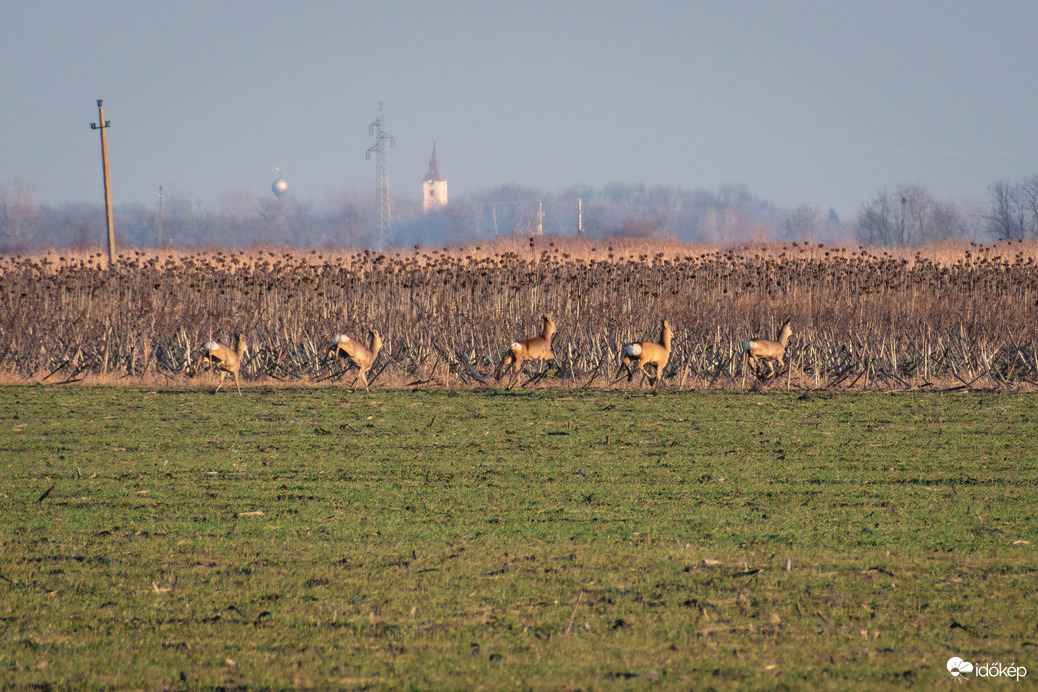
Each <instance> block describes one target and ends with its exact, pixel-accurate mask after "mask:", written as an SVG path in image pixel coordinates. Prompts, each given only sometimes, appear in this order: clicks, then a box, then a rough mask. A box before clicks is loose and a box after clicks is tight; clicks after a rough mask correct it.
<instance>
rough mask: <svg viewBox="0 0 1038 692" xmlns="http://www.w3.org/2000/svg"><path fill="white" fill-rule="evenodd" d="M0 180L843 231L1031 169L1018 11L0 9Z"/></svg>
mask: <svg viewBox="0 0 1038 692" xmlns="http://www.w3.org/2000/svg"><path fill="white" fill-rule="evenodd" d="M0 16H2V20H3V21H2V23H0V67H2V69H0V73H2V75H3V76H2V77H0V80H2V82H0V92H2V94H3V98H2V99H0V114H2V115H0V117H2V119H3V122H4V123H5V124H6V125H7V127H5V129H4V133H3V134H2V135H0V183H6V182H9V181H11V180H13V179H21V180H24V181H26V182H27V183H29V184H30V185H32V186H33V188H34V190H35V191H36V201H37V202H39V203H43V204H60V203H64V202H97V201H99V200H100V199H101V196H102V195H101V191H102V186H101V170H100V153H99V142H98V139H99V138H98V134H97V133H96V132H93V131H91V130H90V128H89V125H90V123H92V122H97V116H98V114H97V108H96V100H97V99H99V98H100V99H103V100H104V106H105V111H106V113H105V115H106V118H107V119H109V120H110V121H111V123H112V128H111V129H110V130H109V131H108V144H109V157H110V163H111V172H112V191H113V202H114V203H115V204H116V205H120V204H128V203H149V204H150V203H153V202H154V201H155V198H156V195H157V193H158V187H159V186H160V185H162V186H164V188H165V191H166V192H167V194H171V195H182V196H185V197H192V198H198V199H200V200H203V201H206V202H209V203H220V202H224V201H226V200H228V199H231V198H233V197H234V196H235V195H240V194H241V193H242V192H246V193H248V194H251V195H256V196H258V197H263V196H264V195H269V194H270V185H271V183H272V182H273V180H274V168H275V166H278V167H280V169H281V171H282V173H283V174H284V176H285V179H286V180H287V182H288V184H289V186H290V190H291V191H292V193H293V194H294V195H295V196H296V197H297V198H299V199H302V200H312V201H315V202H319V201H322V200H327V199H332V198H335V197H338V196H341V195H343V194H347V195H356V196H357V197H358V198H367V197H369V196H373V195H374V179H375V163H374V161H373V160H372V161H368V160H365V151H366V150H367V149H368V148H369V147H370V146H371V145H372V144H373V141H374V140H373V138H372V137H371V136H369V133H368V126H369V124H370V123H371V122H372V121H373V120H374V119H375V117H376V115H377V111H378V104H379V102H383V103H384V104H385V112H386V121H387V128H388V131H389V133H390V134H392V135H393V136H394V137H395V141H396V146H395V148H393V149H392V150H390V154H389V177H390V187H391V191H392V193H393V195H394V196H395V197H400V198H417V197H418V196H419V193H420V183H421V179H422V177H423V176H424V175H425V172H426V170H427V168H428V162H429V157H430V154H431V152H432V147H433V142H434V141H435V142H436V143H437V152H438V156H439V160H440V166H441V170H442V171H443V174H444V176H445V177H446V179H447V180H448V183H449V186H450V195H451V197H452V198H459V197H464V196H466V195H468V194H470V193H473V192H476V191H480V190H485V189H488V188H493V187H496V186H500V185H510V184H515V185H521V186H525V187H528V188H533V189H539V190H545V191H548V192H559V191H562V190H564V189H566V188H568V187H570V186H574V185H588V186H592V187H601V186H604V185H608V184H610V183H632V184H637V183H644V184H646V185H673V186H678V187H682V188H687V189H696V188H704V189H718V188H720V187H722V186H724V185H726V184H730V183H734V184H743V185H746V186H747V188H748V189H749V190H750V191H751V192H752V193H753V194H754V195H757V196H759V197H761V198H763V199H766V200H769V201H772V202H774V203H775V204H777V205H780V206H783V207H793V206H796V205H798V204H801V203H805V202H806V203H809V204H812V205H815V206H817V207H819V208H822V209H828V208H830V207H831V208H834V209H836V211H837V212H838V213H839V214H840V215H841V216H843V217H845V218H848V217H849V216H852V215H853V214H854V213H855V212H856V211H857V210H858V208H859V207H860V205H861V204H862V203H864V202H865V201H867V200H868V199H869V198H870V197H871V196H872V195H873V194H874V193H875V192H876V190H877V189H879V188H882V187H893V186H895V185H896V184H898V183H903V182H918V183H921V184H922V185H924V186H926V187H927V189H928V190H929V191H930V192H931V193H932V194H933V195H934V197H936V198H938V199H943V200H948V201H960V200H977V201H981V202H984V201H986V197H987V191H988V186H989V185H991V184H992V183H994V182H996V181H999V180H1006V179H1008V180H1018V179H1020V178H1021V177H1023V176H1028V175H1034V174H1035V173H1038V131H1036V128H1035V127H1034V123H1035V122H1038V117H1036V116H1038V92H1036V90H1035V89H1034V88H1033V85H1034V84H1035V83H1036V81H1038V80H1036V77H1038V44H1036V43H1035V42H1034V41H1033V38H1032V36H1031V34H1032V32H1033V28H1034V27H1035V26H1038V3H1033V2H1023V1H1009V2H1001V3H983V4H982V3H975V2H963V1H959V0H952V1H945V0H925V1H921V2H913V3H899V2H870V3H864V2H863V3H829V2H821V1H812V0H807V1H800V2H795V3H794V2H768V3H764V2H731V3H720V2H687V3H678V2H672V3H633V2H591V1H579V2H576V1H575V2H562V3H559V2H539V1H538V2H524V3H513V4H506V3H499V2H472V1H468V0H464V1H458V2H446V3H404V2H379V3H375V2H307V3H283V2H269V1H257V2H249V3H232V2H197V1H194V0H190V1H186V2H176V3H173V2H153V1H151V0H143V1H141V2H125V1H122V0H120V1H102V2H98V3H80V2H69V1H63V2H52V1H48V0H43V1H42V2H35V3H28V2H20V1H18V2H15V1H12V0H0Z"/></svg>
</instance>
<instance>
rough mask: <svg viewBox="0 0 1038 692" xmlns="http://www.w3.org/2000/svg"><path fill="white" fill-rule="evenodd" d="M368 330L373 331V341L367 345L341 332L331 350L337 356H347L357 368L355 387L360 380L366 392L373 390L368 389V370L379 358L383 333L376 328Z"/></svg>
mask: <svg viewBox="0 0 1038 692" xmlns="http://www.w3.org/2000/svg"><path fill="white" fill-rule="evenodd" d="M368 331H369V332H370V333H371V343H370V344H369V345H367V346H365V345H364V344H362V343H360V342H359V341H357V340H356V339H354V338H352V337H349V336H346V335H345V334H339V335H337V336H335V337H334V338H333V339H332V344H331V347H330V350H329V355H332V354H334V355H335V357H337V358H346V359H347V360H348V361H349V365H350V366H353V367H356V368H357V377H356V378H355V379H354V380H353V387H354V389H356V386H357V381H358V380H359V381H360V382H361V383H362V384H363V385H364V391H365V392H370V391H371V390H370V389H368V378H367V372H368V371H369V370H371V366H372V365H374V364H375V359H376V358H378V352H379V351H381V350H382V335H381V334H379V333H378V332H377V331H375V330H374V329H369V330H368ZM347 369H349V367H347Z"/></svg>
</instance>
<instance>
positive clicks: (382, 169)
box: [364, 101, 396, 250]
mask: <svg viewBox="0 0 1038 692" xmlns="http://www.w3.org/2000/svg"><path fill="white" fill-rule="evenodd" d="M368 135H370V136H373V137H374V138H375V143H374V144H373V145H371V146H370V147H369V148H368V150H367V152H365V154H364V158H365V160H370V159H371V155H372V154H375V196H376V197H377V198H378V199H377V203H378V249H379V250H384V249H386V244H387V243H392V242H393V220H392V201H391V200H390V197H389V162H388V160H387V156H386V154H387V151H388V149H389V147H395V146H396V139H394V138H393V135H391V134H389V133H388V132H386V116H385V112H384V111H383V108H382V102H381V101H379V102H378V119H376V120H375V121H374V122H373V123H371V125H370V126H368Z"/></svg>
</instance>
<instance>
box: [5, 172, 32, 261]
mask: <svg viewBox="0 0 1038 692" xmlns="http://www.w3.org/2000/svg"><path fill="white" fill-rule="evenodd" d="M38 216H39V209H38V207H37V206H36V191H35V190H34V189H33V187H32V185H30V184H29V183H27V182H25V181H24V180H22V179H21V178H15V179H14V181H13V182H11V183H10V184H9V185H0V243H2V245H3V246H6V247H9V248H14V247H15V246H17V245H21V244H24V243H27V242H29V241H30V240H31V239H32V235H33V228H34V226H35V225H36V222H37V219H38Z"/></svg>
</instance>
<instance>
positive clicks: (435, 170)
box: [422, 142, 447, 213]
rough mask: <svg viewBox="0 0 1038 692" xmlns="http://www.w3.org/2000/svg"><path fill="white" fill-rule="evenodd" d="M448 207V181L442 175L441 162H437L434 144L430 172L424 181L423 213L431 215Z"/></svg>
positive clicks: (434, 145) (434, 144)
mask: <svg viewBox="0 0 1038 692" xmlns="http://www.w3.org/2000/svg"><path fill="white" fill-rule="evenodd" d="M446 206H447V181H446V180H444V178H443V174H442V173H440V162H439V161H437V160H436V143H435V142H434V143H433V153H432V159H430V160H429V172H428V173H426V174H425V178H423V179H422V211H423V212H425V213H429V212H430V211H433V210H434V209H442V208H444V207H446Z"/></svg>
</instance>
